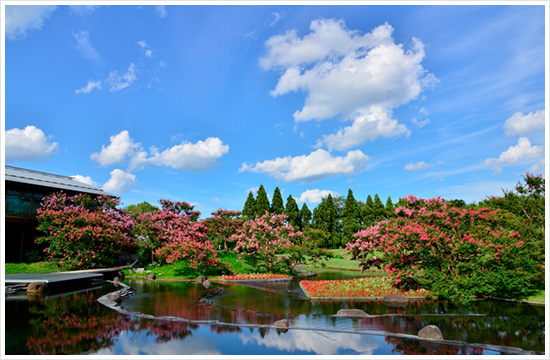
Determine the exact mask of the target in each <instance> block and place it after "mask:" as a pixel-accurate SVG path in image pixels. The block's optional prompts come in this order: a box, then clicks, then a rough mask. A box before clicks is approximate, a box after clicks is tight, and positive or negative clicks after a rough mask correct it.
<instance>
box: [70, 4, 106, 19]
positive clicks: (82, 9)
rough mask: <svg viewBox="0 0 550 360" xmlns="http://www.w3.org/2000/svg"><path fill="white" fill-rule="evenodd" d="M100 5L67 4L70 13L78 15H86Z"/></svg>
mask: <svg viewBox="0 0 550 360" xmlns="http://www.w3.org/2000/svg"><path fill="white" fill-rule="evenodd" d="M99 7H100V5H69V9H70V10H71V13H73V14H75V15H79V16H86V15H91V14H93V13H94V12H95V11H96V10H97V9H99Z"/></svg>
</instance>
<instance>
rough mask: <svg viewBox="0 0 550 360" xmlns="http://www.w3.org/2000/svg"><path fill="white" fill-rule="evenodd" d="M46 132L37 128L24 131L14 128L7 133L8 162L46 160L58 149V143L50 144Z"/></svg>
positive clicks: (28, 127) (27, 128)
mask: <svg viewBox="0 0 550 360" xmlns="http://www.w3.org/2000/svg"><path fill="white" fill-rule="evenodd" d="M49 138H50V137H46V135H45V134H44V132H43V131H42V130H40V129H38V128H36V127H35V126H32V125H30V126H27V127H25V128H24V129H23V130H21V129H18V128H14V129H11V130H8V131H6V144H5V145H6V147H5V151H6V160H23V161H29V160H30V161H32V160H44V159H47V158H48V157H50V155H52V154H53V153H54V152H55V151H56V150H57V149H58V148H59V146H58V144H57V143H56V142H50V140H49Z"/></svg>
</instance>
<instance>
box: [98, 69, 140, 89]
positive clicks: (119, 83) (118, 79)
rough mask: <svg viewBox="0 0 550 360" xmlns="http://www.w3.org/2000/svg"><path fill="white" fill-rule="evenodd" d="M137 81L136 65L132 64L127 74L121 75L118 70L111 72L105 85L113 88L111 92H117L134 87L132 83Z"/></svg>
mask: <svg viewBox="0 0 550 360" xmlns="http://www.w3.org/2000/svg"><path fill="white" fill-rule="evenodd" d="M136 80H137V77H136V70H135V65H134V63H131V64H130V66H129V67H128V70H126V73H124V74H122V75H120V74H119V73H118V71H116V70H115V71H111V72H110V73H109V76H108V77H107V79H105V83H106V84H108V85H109V86H110V87H111V88H110V89H109V91H111V92H116V91H119V90H122V89H124V88H126V87H128V86H130V85H132V83H133V82H134V81H136Z"/></svg>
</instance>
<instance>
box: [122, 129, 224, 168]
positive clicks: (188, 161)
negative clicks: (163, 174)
mask: <svg viewBox="0 0 550 360" xmlns="http://www.w3.org/2000/svg"><path fill="white" fill-rule="evenodd" d="M228 152H229V145H224V144H223V142H222V141H221V140H220V139H219V138H215V137H209V138H207V139H206V140H204V141H202V140H200V141H197V142H196V143H195V144H193V143H190V142H186V141H183V142H182V143H181V144H179V145H175V146H173V147H171V148H169V149H166V150H164V151H163V152H160V153H159V152H157V151H154V149H153V150H152V153H153V154H152V156H151V157H147V153H146V152H144V151H142V152H140V153H139V154H138V155H137V156H136V157H135V158H134V159H133V163H132V165H131V167H139V166H142V165H144V164H153V165H164V166H169V167H171V168H174V169H177V170H182V171H199V172H203V171H207V170H209V169H212V168H214V167H215V166H216V165H217V164H218V161H217V160H218V159H219V158H221V157H222V156H223V155H225V154H227V153H228Z"/></svg>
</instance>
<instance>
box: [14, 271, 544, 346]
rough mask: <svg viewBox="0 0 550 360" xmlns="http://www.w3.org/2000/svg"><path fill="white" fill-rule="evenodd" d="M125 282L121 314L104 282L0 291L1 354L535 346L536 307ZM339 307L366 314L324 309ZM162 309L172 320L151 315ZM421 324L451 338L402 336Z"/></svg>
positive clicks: (540, 340)
mask: <svg viewBox="0 0 550 360" xmlns="http://www.w3.org/2000/svg"><path fill="white" fill-rule="evenodd" d="M357 276H366V274H360V273H357V272H349V273H345V272H336V271H330V270H325V271H323V272H321V273H319V275H318V276H317V278H316V279H330V278H332V279H334V278H340V279H341V278H352V277H357ZM125 283H126V284H128V285H129V286H131V287H132V288H134V289H135V291H136V293H135V295H133V296H131V297H129V298H127V299H125V300H124V301H123V302H122V304H121V307H122V308H123V309H124V310H126V311H129V312H133V313H135V315H122V314H120V313H119V312H117V311H115V310H112V309H109V308H107V307H105V306H103V305H101V304H100V303H99V302H97V299H98V298H99V297H100V296H102V295H104V294H106V293H108V292H111V291H114V290H115V288H114V287H113V285H111V284H105V285H102V286H97V287H95V288H91V289H80V290H77V291H73V292H72V293H64V294H50V295H48V296H45V297H44V296H42V297H40V296H38V297H27V295H26V294H25V293H19V294H16V295H7V296H6V334H5V343H6V354H21V355H27V354H95V355H138V354H143V355H194V354H205V355H207V354H208V355H241V354H242V355H252V354H257V355H280V354H282V355H285V354H286V355H291V354H292V355H358V354H359V355H394V354H448V355H455V354H456V355H473V354H483V355H495V354H506V353H507V351H506V350H507V349H506V348H501V347H499V346H504V347H514V348H521V349H523V350H527V351H534V352H536V353H542V352H544V335H545V333H544V321H545V318H544V315H545V314H544V306H533V305H527V304H520V303H505V302H495V301H485V302H478V303H475V304H472V305H469V306H468V307H463V306H460V305H458V304H451V303H446V302H434V301H416V302H411V303H409V305H407V306H406V307H404V308H390V307H386V306H385V305H384V304H383V302H311V301H309V300H307V299H305V298H304V297H303V294H302V293H301V292H300V290H299V286H298V281H294V282H292V283H271V284H267V283H262V284H259V283H258V284H256V285H255V286H253V287H251V286H243V285H233V284H216V283H213V284H212V286H211V287H210V288H208V289H206V288H204V287H203V286H202V285H197V284H195V283H190V282H163V281H146V280H141V279H127V280H126V281H125ZM345 308H357V309H363V310H364V311H366V312H367V313H368V314H370V315H373V316H371V317H369V318H363V319H346V318H337V317H333V316H331V315H333V314H336V313H337V312H338V310H340V309H345ZM140 314H145V317H144V316H143V315H140ZM472 314H485V315H484V316H471V315H472ZM162 316H170V317H173V319H172V320H166V319H156V318H153V317H162ZM280 319H287V321H288V322H289V326H290V327H291V329H290V330H288V331H285V332H283V331H280V330H277V329H275V328H269V327H268V326H269V325H271V324H273V323H274V322H275V321H277V320H280ZM430 324H432V325H436V326H438V327H439V328H440V329H441V331H442V333H443V335H444V337H445V339H446V340H454V341H456V342H455V343H454V344H448V343H447V344H445V343H444V344H434V343H429V342H422V341H418V340H414V339H409V338H406V335H407V334H409V335H416V334H417V333H418V331H419V330H420V329H421V328H422V327H424V326H426V325H430ZM491 345H493V346H491ZM516 351H517V349H516Z"/></svg>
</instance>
